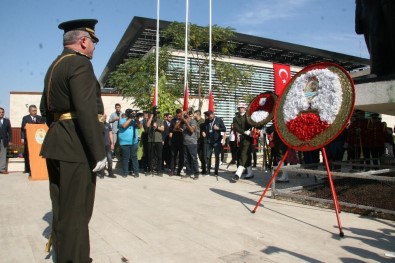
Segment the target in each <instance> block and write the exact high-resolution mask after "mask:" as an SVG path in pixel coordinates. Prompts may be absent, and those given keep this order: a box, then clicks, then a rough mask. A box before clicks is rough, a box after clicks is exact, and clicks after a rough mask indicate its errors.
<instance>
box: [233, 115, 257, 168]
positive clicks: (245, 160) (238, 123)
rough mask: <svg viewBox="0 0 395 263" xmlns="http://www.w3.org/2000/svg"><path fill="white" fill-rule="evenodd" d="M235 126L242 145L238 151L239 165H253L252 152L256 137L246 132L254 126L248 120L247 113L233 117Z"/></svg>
mask: <svg viewBox="0 0 395 263" xmlns="http://www.w3.org/2000/svg"><path fill="white" fill-rule="evenodd" d="M233 128H234V130H235V131H236V132H238V133H239V134H240V144H239V145H240V146H239V150H238V152H237V158H238V165H240V166H243V167H249V166H251V159H252V155H251V154H252V146H253V140H254V139H253V138H252V137H250V136H247V135H245V134H244V132H245V131H248V130H250V129H251V128H252V126H251V125H250V124H249V123H248V122H247V117H246V115H245V114H244V115H243V116H241V115H239V116H236V117H234V118H233Z"/></svg>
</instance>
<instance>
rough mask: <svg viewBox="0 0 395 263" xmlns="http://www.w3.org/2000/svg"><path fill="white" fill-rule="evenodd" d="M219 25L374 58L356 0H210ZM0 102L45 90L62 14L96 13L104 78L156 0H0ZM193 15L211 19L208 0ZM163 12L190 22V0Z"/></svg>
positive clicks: (167, 0)
mask: <svg viewBox="0 0 395 263" xmlns="http://www.w3.org/2000/svg"><path fill="white" fill-rule="evenodd" d="M212 3H213V7H212V8H213V11H212V20H213V24H217V25H220V26H223V27H228V26H229V27H232V28H234V29H235V30H236V31H237V32H239V33H244V34H250V35H256V36H260V37H265V38H270V39H275V40H280V41H285V42H290V43H295V44H301V45H305V46H310V47H314V48H320V49H325V50H330V51H335V52H339V53H344V54H348V55H353V56H358V57H364V58H368V57H369V54H368V51H367V49H366V45H365V41H364V39H363V37H362V36H360V35H356V33H355V31H354V19H355V18H354V17H355V16H354V13H355V1H354V0H332V1H327V0H212ZM0 6H1V9H0V22H1V23H0V24H1V26H0V35H1V38H2V41H1V48H2V52H1V54H0V61H1V63H0V88H1V94H2V95H1V96H0V106H2V107H4V108H5V110H6V115H8V113H9V94H10V92H11V91H28V92H29V91H42V88H43V79H44V76H45V73H46V71H47V69H48V66H49V65H50V64H51V62H52V61H53V59H54V58H55V57H56V56H57V55H58V54H60V52H61V51H62V49H63V47H62V33H63V32H62V31H61V30H59V29H58V28H57V26H58V24H59V23H60V22H63V21H67V20H71V19H79V18H96V19H98V20H99V23H98V24H97V26H96V34H97V35H98V37H99V38H100V42H99V44H98V45H97V47H96V51H95V53H94V58H93V60H92V63H93V66H94V70H95V74H96V76H97V78H99V77H100V75H101V73H102V71H103V69H104V67H105V65H106V64H107V62H108V60H109V59H110V56H111V54H112V52H113V51H114V49H115V47H116V46H117V45H118V42H119V40H120V39H121V37H122V36H123V34H124V32H125V30H126V28H127V27H128V25H129V24H130V22H131V20H132V18H133V17H134V16H142V17H148V18H154V19H155V18H156V0H144V1H141V0H140V1H137V0H111V1H105V0H100V1H99V0H96V1H94V0H62V1H60V0H0ZM189 6H190V22H191V23H194V24H198V25H202V26H207V25H208V23H209V0H206V1H204V0H189ZM160 19H162V20H168V21H185V0H161V6H160Z"/></svg>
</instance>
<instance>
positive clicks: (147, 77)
mask: <svg viewBox="0 0 395 263" xmlns="http://www.w3.org/2000/svg"><path fill="white" fill-rule="evenodd" d="M234 35H235V32H234V29H232V28H229V27H227V28H222V27H219V26H217V25H214V26H213V27H212V46H213V48H212V62H213V69H214V70H213V74H215V77H216V78H217V79H218V80H219V81H220V84H219V85H218V86H214V85H213V86H212V88H213V90H215V89H223V88H227V89H229V90H230V91H231V90H232V89H235V88H236V87H240V86H245V85H248V82H249V79H250V76H251V72H252V71H251V67H247V66H246V67H245V69H244V70H241V69H238V68H236V67H234V66H232V65H231V64H229V63H225V62H221V59H222V58H223V57H224V56H228V55H230V54H231V53H232V52H233V51H234V44H232V42H231V41H230V40H231V39H232V38H233V37H234ZM161 37H162V38H164V41H163V40H162V39H161V41H163V42H164V43H168V44H167V46H163V47H162V48H160V57H159V79H160V80H159V104H158V108H159V110H160V112H162V113H165V112H172V113H173V112H174V111H175V109H176V108H182V103H183V101H182V100H183V91H184V69H181V68H175V67H171V65H170V63H169V60H170V57H171V50H173V49H178V50H184V49H185V23H179V22H174V23H172V24H170V25H169V26H168V27H167V28H166V29H165V30H164V31H163V32H161ZM208 52H209V27H208V26H207V27H200V26H197V25H194V24H190V25H189V45H188V54H189V55H190V56H192V57H193V58H195V60H194V63H196V66H195V67H194V69H192V68H190V69H189V70H190V73H189V74H188V78H189V79H188V83H189V84H188V87H189V90H190V93H191V91H194V92H195V93H197V94H198V98H199V106H198V109H200V110H201V108H202V105H203V99H204V97H205V96H208V87H207V86H206V87H205V88H203V86H202V83H208V78H209V76H208V64H209V57H208V56H209V54H208ZM192 70H195V71H196V72H195V74H191V73H192V72H191V71H192ZM196 75H197V78H198V79H197V80H196V79H195V80H192V79H191V76H196ZM109 83H110V85H111V86H113V87H115V88H116V89H117V90H118V91H119V92H120V93H121V94H122V96H123V97H126V98H133V99H134V104H135V105H136V106H137V107H139V108H140V109H142V110H151V105H152V97H153V94H154V85H155V53H149V54H147V55H146V56H144V57H143V58H142V59H127V60H126V61H125V62H124V63H123V64H121V65H119V66H118V68H117V70H115V71H114V72H112V73H111V74H110V77H109Z"/></svg>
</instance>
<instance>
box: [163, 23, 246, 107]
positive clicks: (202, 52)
mask: <svg viewBox="0 0 395 263" xmlns="http://www.w3.org/2000/svg"><path fill="white" fill-rule="evenodd" d="M209 30H210V29H209V27H208V26H207V27H200V26H197V25H195V24H190V25H189V28H188V32H189V42H188V55H189V56H191V57H192V58H193V61H194V63H196V64H195V65H196V66H195V67H191V66H189V67H188V68H189V74H188V87H189V89H190V90H191V91H195V92H196V93H197V94H198V99H199V109H200V110H201V108H202V105H203V100H204V98H206V97H207V96H208V90H209V87H208V84H207V85H206V87H205V89H204V88H203V84H202V83H208V78H209V67H208V66H209ZM234 35H235V31H234V29H232V28H230V27H226V28H223V27H219V26H217V25H214V26H212V74H213V75H212V79H214V77H215V78H216V79H217V80H218V82H219V84H218V82H216V83H217V84H216V85H214V83H212V89H213V90H215V89H218V88H221V89H223V88H227V90H228V91H231V90H233V89H235V88H237V87H240V86H245V85H248V83H249V81H250V78H251V74H252V67H250V66H245V70H241V69H238V68H236V67H234V66H233V65H231V64H229V63H227V62H224V61H223V59H224V58H225V57H226V56H230V55H231V54H232V53H233V52H234V49H235V45H234V44H233V43H232V41H231V39H232V38H233V37H234ZM163 37H164V38H165V42H166V43H169V44H168V46H170V47H171V48H174V49H181V50H184V49H185V23H179V22H174V23H171V24H170V25H169V27H167V28H166V29H165V30H164V32H163ZM189 61H191V60H190V59H189ZM192 76H197V80H196V79H193V77H192ZM182 79H183V77H182Z"/></svg>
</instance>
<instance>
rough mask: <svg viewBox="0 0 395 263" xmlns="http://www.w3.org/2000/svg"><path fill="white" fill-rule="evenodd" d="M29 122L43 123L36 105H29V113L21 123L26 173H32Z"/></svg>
mask: <svg viewBox="0 0 395 263" xmlns="http://www.w3.org/2000/svg"><path fill="white" fill-rule="evenodd" d="M28 123H30V124H37V123H43V120H42V118H41V116H40V115H37V107H36V105H30V106H29V114H28V115H26V116H24V117H23V118H22V124H21V142H22V143H23V158H24V159H25V170H24V173H28V174H29V175H30V158H29V147H28V144H27V135H26V124H28Z"/></svg>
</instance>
